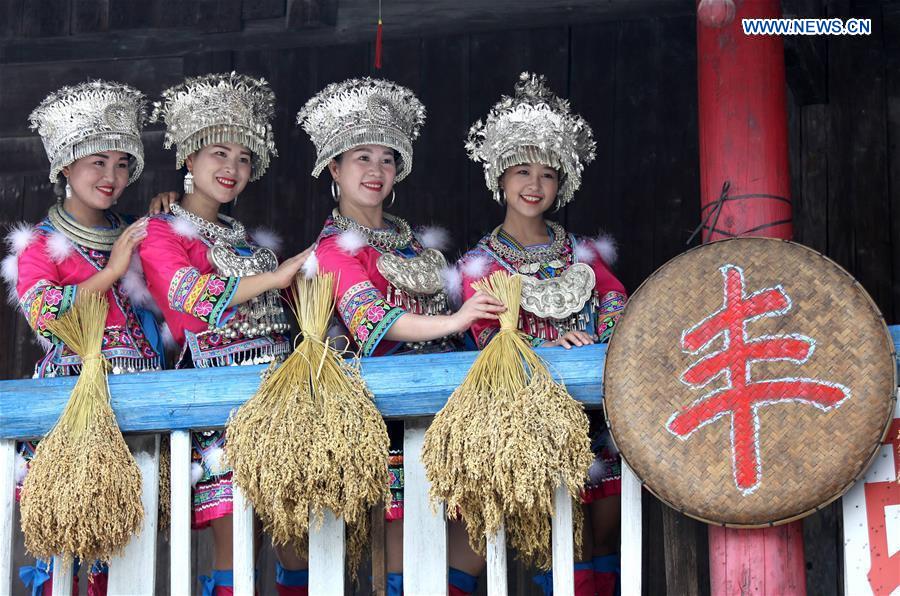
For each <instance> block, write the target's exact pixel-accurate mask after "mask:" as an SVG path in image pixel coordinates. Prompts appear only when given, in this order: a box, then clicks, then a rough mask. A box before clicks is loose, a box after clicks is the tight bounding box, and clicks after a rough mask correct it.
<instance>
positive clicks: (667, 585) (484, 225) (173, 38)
mask: <svg viewBox="0 0 900 596" xmlns="http://www.w3.org/2000/svg"><path fill="white" fill-rule="evenodd" d="M566 7H568V9H567V8H566ZM375 9H376V3H375V2H364V1H363V0H340V2H338V1H337V0H321V1H316V0H304V1H293V0H288V1H287V2H285V1H284V0H277V1H275V0H258V1H255V2H241V1H240V0H228V1H226V0H219V1H207V0H198V1H194V2H191V3H182V2H177V1H172V0H145V1H144V2H131V1H128V2H126V1H123V0H118V1H116V0H13V1H10V0H6V1H0V224H6V223H10V222H13V221H17V220H22V219H25V220H28V221H35V220H37V219H39V218H40V217H42V215H43V213H44V212H45V211H46V208H47V207H48V206H49V204H50V203H51V201H52V197H51V192H50V184H49V181H48V180H47V177H46V171H47V162H46V158H45V156H44V153H43V148H42V146H41V144H40V141H39V139H38V138H37V137H36V136H35V135H34V134H33V133H31V132H30V131H29V130H28V129H27V126H26V118H27V116H28V114H29V112H30V110H31V109H32V108H33V107H34V106H36V105H37V104H38V102H39V101H40V100H41V99H42V98H43V97H44V96H45V95H46V94H47V93H48V92H50V91H51V90H53V89H56V88H58V87H59V86H61V85H63V84H71V83H75V82H79V81H81V80H84V79H85V78H87V77H96V78H109V79H116V80H120V81H123V82H127V83H130V84H133V85H135V86H137V87H138V88H140V89H142V90H143V91H144V92H145V93H147V94H148V95H149V96H151V97H153V96H156V95H158V94H159V92H160V91H161V90H162V89H163V88H165V87H166V86H169V85H172V84H175V83H177V82H179V81H180V80H182V79H183V78H184V77H185V76H188V75H195V74H202V73H206V72H210V71H226V70H230V69H234V70H238V71H240V72H245V73H247V74H253V75H258V76H264V77H266V78H267V79H268V80H269V81H270V82H271V84H272V86H273V88H274V90H275V93H276V95H277V97H278V111H277V119H276V125H275V131H276V143H277V145H278V150H279V153H280V156H279V157H278V158H277V159H276V160H275V161H274V163H273V165H272V167H271V169H270V171H269V172H268V173H267V174H266V176H265V177H264V178H263V179H262V180H260V181H259V182H256V183H253V184H251V185H250V186H249V187H248V189H247V191H246V192H245V193H244V195H242V196H241V198H240V201H239V203H238V205H237V206H236V207H235V208H234V210H233V214H234V215H236V216H237V217H238V218H239V219H241V220H243V221H245V222H246V223H247V224H248V225H258V224H265V225H268V226H270V227H272V228H274V229H276V230H277V231H279V232H280V233H281V234H282V235H283V236H284V237H285V240H286V247H287V249H288V250H290V251H296V250H300V249H302V248H304V247H305V246H306V245H308V244H309V243H310V242H311V241H312V240H313V239H314V238H315V236H316V234H317V232H318V230H319V228H320V226H321V224H322V221H323V219H324V218H325V216H326V214H327V213H328V212H329V210H330V209H331V207H332V205H333V204H332V202H331V198H330V196H329V192H328V181H327V180H326V179H325V178H323V179H322V180H319V181H316V180H314V179H312V178H311V177H310V176H309V174H308V173H309V171H310V170H311V169H312V164H313V157H314V154H313V148H312V145H311V143H310V142H309V140H308V138H307V137H306V136H305V134H303V132H302V131H301V130H300V129H299V128H297V127H296V125H295V124H294V118H295V114H296V112H297V110H298V109H299V108H300V106H301V105H302V104H303V103H304V102H305V101H306V100H307V99H308V98H309V97H310V96H312V95H313V94H314V93H315V92H317V91H318V90H319V89H321V88H322V87H323V86H325V85H326V84H327V83H330V82H332V81H340V80H343V79H345V78H347V77H351V76H361V75H373V76H382V77H386V78H391V79H394V80H396V81H398V82H399V83H402V84H404V85H407V86H409V87H411V88H412V89H413V90H415V91H416V93H417V94H418V95H419V97H420V98H421V99H422V101H423V102H424V103H425V104H426V106H427V108H428V112H429V117H428V121H427V123H426V126H425V128H424V130H423V134H422V137H421V138H420V140H419V141H418V142H417V143H416V145H415V165H414V172H413V174H412V176H411V177H410V178H409V179H407V180H406V181H404V182H402V183H401V184H400V185H398V187H397V202H396V205H395V208H394V209H393V211H395V212H396V213H398V214H400V215H402V216H404V217H407V218H408V219H410V220H411V221H412V222H413V223H414V224H426V223H438V224H441V225H443V226H445V227H447V228H448V229H449V230H450V231H451V233H452V234H453V237H454V238H455V240H456V246H455V247H454V251H455V252H459V251H463V250H465V248H466V247H467V246H470V245H471V244H472V243H473V242H474V241H476V240H477V239H478V238H479V237H480V235H481V234H483V233H485V232H486V231H489V230H490V229H491V228H492V227H493V226H494V225H496V223H497V222H498V221H499V220H500V217H501V215H502V214H501V210H500V209H499V208H498V207H497V206H496V205H494V204H493V202H492V201H491V199H490V196H489V194H488V192H487V190H486V189H485V187H484V181H483V175H482V171H481V169H480V168H479V167H477V166H475V165H473V164H472V163H471V162H469V161H468V160H467V159H466V156H465V153H464V150H463V146H462V143H463V139H464V137H465V135H466V132H467V130H468V127H469V125H470V124H471V123H472V122H473V121H474V120H475V119H477V118H479V117H482V116H483V115H484V114H485V113H486V112H487V110H488V109H489V107H490V106H491V105H492V104H493V103H494V102H495V101H496V100H497V98H498V97H499V95H500V94H501V93H509V92H510V91H511V90H512V85H513V83H514V81H515V79H516V76H517V75H518V73H519V72H520V71H521V70H523V69H529V70H533V71H537V72H541V73H544V74H546V75H547V76H548V78H549V80H550V83H551V86H552V87H553V88H554V89H555V90H556V91H557V92H559V93H560V94H562V95H565V96H567V97H569V98H570V99H571V102H572V105H573V107H574V109H575V110H577V111H578V112H580V113H581V114H583V115H584V116H585V118H587V120H588V121H589V122H590V123H591V125H592V126H593V129H594V134H595V138H596V140H597V160H596V162H595V163H593V164H591V165H590V166H588V167H587V169H586V170H585V176H584V184H583V186H582V189H581V191H579V193H578V194H577V195H576V200H575V202H574V203H573V204H572V205H570V206H569V207H568V208H567V209H565V210H563V211H562V212H561V213H560V214H559V218H560V220H561V221H562V222H563V223H564V225H566V226H567V227H569V228H570V229H572V230H573V231H575V232H578V233H585V234H595V233H597V231H598V230H600V229H603V230H605V231H606V232H609V233H611V234H613V235H614V236H615V237H616V238H617V239H618V241H619V244H620V258H619V263H618V264H617V266H616V271H617V274H618V275H619V276H620V278H621V279H622V280H623V282H624V283H625V285H626V287H627V288H629V290H632V289H634V288H635V287H637V285H638V284H639V283H640V282H641V281H642V280H643V279H644V278H645V277H646V276H647V275H649V274H650V273H651V272H652V271H653V270H654V269H655V268H657V267H659V266H660V265H662V264H663V263H664V262H665V261H666V260H668V259H669V258H671V257H673V256H675V255H677V254H678V253H680V252H681V251H683V250H684V249H685V247H686V246H685V241H686V240H687V238H688V236H689V235H690V233H691V231H692V230H693V228H694V227H695V226H696V224H697V223H698V219H699V197H698V158H697V154H698V141H697V91H696V89H697V81H696V67H695V65H696V49H695V35H696V29H695V20H694V17H693V16H692V10H693V2H692V1H691V0H668V1H666V0H654V1H650V0H640V1H638V0H633V1H631V2H625V1H624V0H615V1H611V2H603V3H600V2H589V1H587V0H577V1H570V2H568V3H566V5H565V6H563V5H561V4H560V3H553V2H546V1H544V2H537V1H536V0H520V1H518V2H511V1H508V0H497V2H493V3H482V2H480V1H478V0H458V1H456V2H452V3H450V2H430V3H421V2H420V3H416V2H414V1H413V0H392V1H385V2H384V20H385V48H384V68H383V69H382V70H380V71H375V70H374V68H373V66H372V62H373V45H372V40H373V38H374V20H375V18H376V14H375ZM785 12H786V13H789V14H795V15H799V16H835V15H837V16H847V17H849V16H854V17H870V18H872V19H873V25H874V33H873V35H872V36H871V37H855V38H851V37H847V38H830V39H825V38H803V39H799V40H788V42H787V43H786V56H787V60H788V73H789V76H788V78H789V84H790V89H791V93H790V95H789V105H788V109H789V115H790V127H791V130H790V133H791V134H790V138H791V158H792V164H791V167H792V178H793V194H794V201H795V214H794V218H795V230H796V236H797V239H798V240H800V241H801V242H803V243H805V244H808V245H810V246H812V247H814V248H816V249H818V250H820V251H822V252H824V253H825V254H827V255H829V256H831V257H832V258H834V259H835V260H836V261H837V262H838V263H840V264H841V265H843V266H845V267H846V268H847V269H848V270H849V271H850V272H851V273H853V274H854V275H856V276H857V278H858V279H859V280H860V281H861V283H862V284H863V286H864V287H866V289H867V290H868V291H869V292H870V293H871V294H872V296H873V298H875V300H876V302H877V303H878V304H879V306H880V307H881V308H882V310H883V312H884V314H885V317H886V318H887V319H888V321H889V322H900V149H898V148H897V143H898V138H900V69H898V67H900V6H898V5H896V4H889V3H881V2H853V3H850V2H848V1H828V2H826V1H824V0H785ZM144 141H145V146H146V151H147V167H146V170H145V173H144V175H143V176H142V178H141V179H140V181H139V182H138V183H137V184H136V185H134V186H133V187H131V188H129V189H128V190H127V191H126V193H125V195H124V197H123V199H122V201H121V202H120V207H123V210H126V211H131V212H134V213H137V212H140V211H142V210H143V209H144V207H145V205H146V204H147V202H148V200H149V198H150V197H151V196H153V194H155V193H156V192H159V191H162V190H169V189H178V188H180V185H181V180H180V174H179V173H178V172H176V171H175V170H174V169H173V164H174V155H173V153H172V152H169V151H164V150H163V149H162V133H161V130H160V129H159V127H150V128H149V129H148V131H147V132H146V133H145V135H144ZM0 355H2V356H0V378H13V377H21V376H23V375H27V374H29V373H30V370H31V366H32V363H33V362H34V361H35V359H36V358H37V356H38V350H37V348H36V346H35V345H34V344H33V342H32V341H31V340H30V334H29V332H28V330H27V328H26V326H25V325H24V322H23V319H22V317H21V316H20V315H18V314H17V313H15V312H14V311H13V309H12V308H9V307H2V308H0ZM838 512H839V510H837V509H835V508H834V507H831V508H828V509H826V511H825V512H823V513H820V514H817V515H816V516H813V517H811V518H808V520H807V521H806V522H805V528H806V534H807V541H806V545H807V566H808V569H809V582H808V583H809V586H810V593H815V594H835V593H839V592H840V583H841V581H842V580H841V562H840V553H841V534H840V527H839V523H838V520H839V518H840V516H839V513H838ZM644 532H645V541H644V554H645V557H644V570H645V571H644V585H645V591H646V593H648V594H660V593H665V592H666V591H668V592H669V593H671V594H706V593H708V592H709V586H708V582H707V579H706V578H707V577H708V563H707V556H708V553H707V545H706V528H705V526H703V525H702V524H699V523H697V522H694V521H692V520H690V519H688V518H685V517H683V516H681V515H679V514H677V513H675V512H673V511H671V510H669V509H667V508H665V507H663V506H661V505H660V504H659V502H658V501H656V500H655V499H653V498H652V497H649V496H647V497H645V523H644ZM523 593H524V592H523Z"/></svg>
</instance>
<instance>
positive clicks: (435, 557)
mask: <svg viewBox="0 0 900 596" xmlns="http://www.w3.org/2000/svg"><path fill="white" fill-rule="evenodd" d="M430 423H431V418H412V419H407V420H406V421H405V426H404V432H403V480H404V484H403V591H404V592H405V593H406V594H428V595H430V596H432V595H433V596H437V595H439V594H446V593H447V521H446V519H445V516H444V507H443V506H440V507H438V508H437V511H436V512H432V509H431V502H430V499H429V498H428V489H429V486H430V483H429V482H428V480H427V478H426V477H425V466H424V465H423V464H422V445H423V443H424V442H425V429H427V428H428V425H429V424H430Z"/></svg>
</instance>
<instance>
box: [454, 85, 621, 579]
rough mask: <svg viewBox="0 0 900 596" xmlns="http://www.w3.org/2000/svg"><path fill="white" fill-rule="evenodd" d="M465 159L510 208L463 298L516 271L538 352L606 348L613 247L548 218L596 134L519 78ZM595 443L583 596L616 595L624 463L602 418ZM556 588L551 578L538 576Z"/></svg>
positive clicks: (579, 575) (616, 294)
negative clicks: (474, 286) (478, 285)
mask: <svg viewBox="0 0 900 596" xmlns="http://www.w3.org/2000/svg"><path fill="white" fill-rule="evenodd" d="M466 150H467V151H468V153H469V157H470V158H471V159H472V160H473V161H475V162H476V163H481V164H483V166H484V175H485V182H486V184H487V187H488V189H489V190H490V191H492V193H493V196H494V199H495V200H496V201H497V202H498V203H500V204H501V205H504V206H505V207H506V217H505V218H504V220H503V223H502V224H500V225H498V226H497V227H496V228H494V230H493V231H492V232H491V233H490V234H488V235H487V236H485V237H484V238H482V239H481V240H480V241H479V242H478V244H477V246H476V247H475V248H474V249H472V250H470V251H469V252H468V253H466V255H465V256H464V257H463V258H462V260H461V262H460V270H461V273H462V279H463V295H464V296H465V295H468V294H471V293H472V290H471V283H472V282H474V281H476V280H478V279H482V278H484V277H486V276H488V275H490V274H491V273H493V272H494V271H507V272H509V273H519V274H522V275H523V276H524V280H523V284H522V310H521V314H520V317H519V321H520V322H519V327H520V330H521V331H522V332H523V333H525V334H526V335H527V336H528V337H529V338H531V341H532V344H533V345H534V346H536V347H537V346H543V347H550V346H563V347H565V348H566V349H570V348H572V347H573V346H575V347H577V346H584V345H588V344H592V343H595V342H603V341H607V340H608V339H609V337H610V335H611V334H612V332H613V328H614V327H615V323H616V320H617V319H618V316H619V314H620V313H621V311H622V309H623V308H624V305H625V288H624V287H623V286H622V284H621V283H620V282H619V280H618V279H616V277H615V276H614V275H613V274H612V271H611V270H610V268H609V263H611V262H612V261H613V260H614V259H615V246H614V245H613V244H612V242H611V241H610V240H609V239H608V238H605V237H602V238H597V239H591V238H582V237H577V236H575V235H573V234H570V233H568V232H566V231H565V229H563V227H562V226H561V225H559V224H558V223H556V222H553V221H550V220H547V219H545V218H544V215H545V214H546V213H547V211H549V210H550V209H556V210H558V209H559V208H561V207H563V206H564V205H565V204H567V203H568V202H569V201H571V200H572V198H573V196H574V194H575V191H576V190H578V187H579V186H580V185H581V172H582V170H583V169H584V164H585V163H588V162H590V161H592V160H593V159H594V141H593V135H592V133H591V129H590V127H589V126H588V124H587V122H585V121H584V119H583V118H581V116H578V115H577V114H573V113H571V111H570V109H569V105H568V102H567V101H566V100H564V99H561V98H559V97H557V96H556V95H555V94H554V93H553V92H552V91H551V90H550V89H549V88H547V85H546V82H545V80H544V77H543V76H538V75H534V74H531V73H527V72H525V73H522V74H521V76H520V78H519V82H518V84H517V85H516V89H515V96H514V97H509V96H504V97H502V98H501V99H500V101H499V102H498V103H497V104H496V105H495V106H494V107H493V109H492V110H491V111H490V113H489V114H488V116H487V118H486V119H485V121H484V122H482V121H481V120H479V121H478V122H476V123H475V124H474V125H473V126H472V128H471V130H470V131H469V139H468V142H467V143H466ZM498 328H499V327H498V325H497V322H496V321H495V320H493V319H483V320H480V321H477V322H476V323H475V324H473V325H472V330H471V331H472V335H473V336H474V339H475V341H476V343H477V344H478V346H479V348H483V347H484V346H485V345H487V343H488V341H490V339H491V337H493V335H494V334H495V333H496V332H497V331H498ZM591 422H592V427H594V426H595V427H597V428H596V431H595V432H594V437H593V439H594V440H593V447H594V451H595V453H596V459H595V461H594V464H593V465H592V466H591V468H590V470H589V482H588V485H587V486H586V487H585V490H584V493H583V502H584V504H585V509H586V513H588V514H589V515H586V517H585V519H589V520H590V521H591V523H590V524H585V527H586V528H592V532H586V533H585V540H584V545H585V548H584V549H583V550H582V553H581V557H580V559H581V560H580V561H579V562H578V563H577V564H576V566H575V584H576V588H575V593H576V594H577V595H591V596H593V594H595V590H596V594H598V595H607V594H613V593H614V592H615V583H616V580H617V577H618V576H617V573H618V558H617V555H615V554H614V553H615V552H616V546H617V530H618V520H619V494H620V476H619V468H620V462H619V458H618V455H617V454H616V452H615V448H614V447H613V445H612V442H611V441H610V440H609V434H608V432H607V431H606V430H605V425H604V424H603V421H602V420H601V419H600V418H599V417H594V418H592V420H591ZM539 579H540V581H541V582H543V583H542V585H546V586H550V585H552V584H550V583H549V582H550V580H549V577H548V576H546V575H544V576H543V577H540V578H539Z"/></svg>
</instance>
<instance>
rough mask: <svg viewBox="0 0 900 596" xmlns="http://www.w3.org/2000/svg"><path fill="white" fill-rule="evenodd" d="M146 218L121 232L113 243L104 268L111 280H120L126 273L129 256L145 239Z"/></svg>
mask: <svg viewBox="0 0 900 596" xmlns="http://www.w3.org/2000/svg"><path fill="white" fill-rule="evenodd" d="M147 223H148V220H147V218H146V217H142V218H140V219H139V220H137V221H136V222H134V223H133V224H131V225H130V226H128V227H127V228H125V230H123V231H122V234H121V235H120V236H119V238H118V239H117V240H116V241H115V243H114V244H113V246H112V250H111V251H110V254H109V261H108V262H107V263H106V267H104V268H103V269H104V271H108V272H109V273H110V275H112V276H113V279H121V278H122V276H123V275H125V272H126V271H128V265H129V264H130V263H131V255H132V254H133V253H134V249H135V248H137V246H138V245H139V244H140V243H141V241H142V240H143V239H144V238H146V237H147Z"/></svg>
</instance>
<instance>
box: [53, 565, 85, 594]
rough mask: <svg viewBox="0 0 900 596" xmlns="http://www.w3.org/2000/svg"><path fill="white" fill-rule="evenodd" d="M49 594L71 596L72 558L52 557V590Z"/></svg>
mask: <svg viewBox="0 0 900 596" xmlns="http://www.w3.org/2000/svg"><path fill="white" fill-rule="evenodd" d="M88 564H89V565H90V564H91V563H88ZM51 594H52V595H53V596H72V557H53V590H52V592H51Z"/></svg>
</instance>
